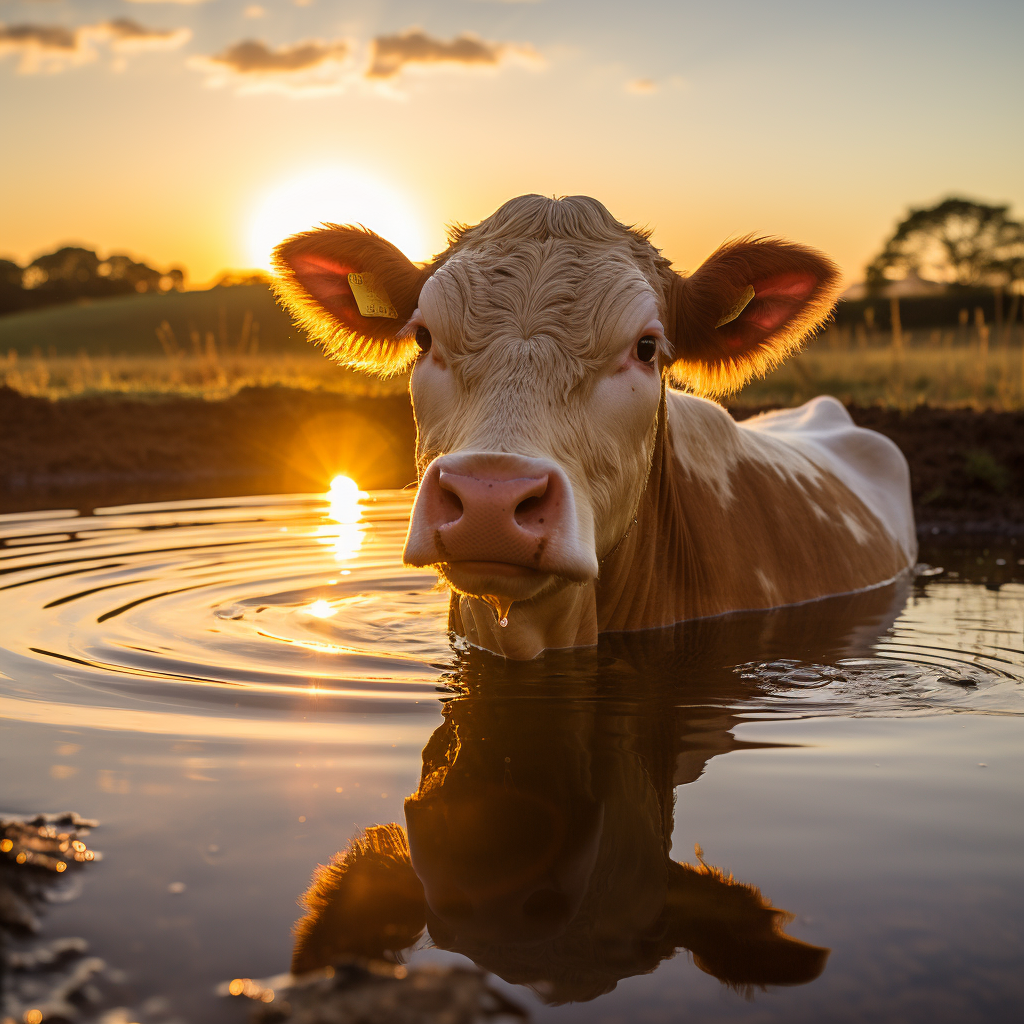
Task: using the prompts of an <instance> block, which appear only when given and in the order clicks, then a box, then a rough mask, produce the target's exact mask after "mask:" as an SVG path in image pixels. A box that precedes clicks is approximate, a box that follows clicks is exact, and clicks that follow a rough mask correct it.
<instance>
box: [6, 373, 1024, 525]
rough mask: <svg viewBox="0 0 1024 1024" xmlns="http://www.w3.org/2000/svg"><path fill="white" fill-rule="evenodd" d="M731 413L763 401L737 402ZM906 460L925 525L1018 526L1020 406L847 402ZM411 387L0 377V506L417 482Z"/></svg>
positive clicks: (1021, 504) (1023, 489)
mask: <svg viewBox="0 0 1024 1024" xmlns="http://www.w3.org/2000/svg"><path fill="white" fill-rule="evenodd" d="M730 411H731V412H732V413H733V415H734V416H736V418H737V419H745V418H746V417H747V416H750V415H752V414H753V413H756V412H761V411H763V410H762V409H760V408H751V407H742V406H740V407H735V408H732V409H731V410H730ZM850 413H851V415H852V416H853V418H854V420H855V421H856V422H857V423H858V424H859V425H860V426H864V427H870V428H871V429H872V430H878V431H880V432H881V433H883V434H885V435H887V436H888V437H891V438H892V439H893V440H894V441H895V442H896V443H897V444H898V445H899V446H900V448H901V449H902V450H903V452H904V453H905V454H906V456H907V459H908V460H909V462H910V471H911V478H912V485H913V496H914V506H915V509H916V512H917V516H918V526H919V529H920V531H921V532H922V533H923V534H926V535H934V534H936V533H951V532H968V533H978V534H994V535H1003V536H1006V535H1018V534H1019V535H1024V412H993V411H984V412H974V411H971V410H968V409H932V408H929V407H927V406H922V407H918V408H917V409H914V410H913V411H911V412H900V411H898V410H895V409H885V408H880V407H876V406H868V407H866V406H851V407H850ZM414 442H415V426H414V424H413V419H412V411H411V409H410V406H409V401H408V399H407V398H406V397H405V396H395V397H390V398H349V397H346V396H344V395H340V394H336V393H333V392H321V391H301V390H292V389H288V388H247V389H245V390H243V391H240V392H239V393H238V394H237V395H235V396H234V397H233V398H230V399H226V400H224V401H219V402H208V401H204V400H203V399H192V398H173V399H163V400H160V401H142V400H138V399H130V398H122V397H120V396H103V397H94V398H79V399H66V400H63V401H59V402H50V401H47V400H46V399H41V398H30V397H25V396H23V395H21V394H19V393H18V392H16V391H13V390H11V389H10V388H0V512H15V511H29V510H33V509H42V508H55V507H63V508H68V507H74V508H81V509H83V510H87V509H91V508H93V507H95V506H99V505H108V504H120V503H126V502H139V501H163V500H173V499H176V498H206V497H226V496H232V495H241V494H254V493H268V494H269V493H282V492H292V491H323V490H325V489H326V488H327V485H328V483H329V481H330V479H331V477H333V476H334V475H336V474H339V473H344V474H345V475H348V476H351V477H352V478H353V479H355V480H357V481H358V482H359V485H360V486H361V487H364V488H367V489H372V488H378V487H403V486H405V485H407V484H410V483H413V482H414V481H415V476H416V473H415V467H414V463H413V445H414Z"/></svg>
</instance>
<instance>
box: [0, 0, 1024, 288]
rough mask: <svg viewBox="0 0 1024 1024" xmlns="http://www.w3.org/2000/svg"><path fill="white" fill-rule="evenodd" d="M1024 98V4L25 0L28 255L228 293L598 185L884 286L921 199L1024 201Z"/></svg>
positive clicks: (0, 24) (643, 205) (12, 80)
mask: <svg viewBox="0 0 1024 1024" xmlns="http://www.w3.org/2000/svg"><path fill="white" fill-rule="evenodd" d="M1022 97H1024V4H1022V3H1021V2H1020V0H974V2H973V3H971V4H966V3H963V2H958V3H952V2H948V0H927V2H925V0H914V2H907V0H861V2H858V3H849V2H834V0H777V2H774V3H765V2H763V0H760V2H755V0H714V2H694V0H674V2H662V0H630V2H627V3H622V2H614V3H613V2H610V0H590V2H587V3H583V2H579V0H578V2H569V0H535V2H526V0H520V2H501V0H446V2H440V0H437V2H429V0H427V2H424V0H419V2H415V3H412V2H405V0H391V2H389V0H360V2H351V0H294V2H292V0H276V2H275V0H263V2H261V3H250V2H247V0H205V2H204V0H192V2H173V0H146V2H140V0H0V104H2V122H0V123H2V125H3V129H2V136H0V139H2V142H0V146H2V152H3V159H2V160H0V256H6V257H7V258H13V259H17V260H18V261H19V262H22V263H24V262H26V261H27V260H29V259H31V258H32V257H34V256H36V255H38V254H40V253H41V252H45V251H49V250H52V249H53V248H55V247H56V246H57V245H59V244H67V243H75V244H84V245H88V246H89V247H90V248H98V249H99V250H100V251H101V253H102V254H103V255H107V254H109V253H110V252H111V251H126V252H128V253H130V254H132V255H134V256H136V257H141V258H145V259H146V260H147V261H149V262H152V263H154V264H156V265H159V266H166V265H169V264H173V263H178V264H183V265H184V266H185V267H187V268H188V271H189V274H190V280H191V281H192V282H193V283H202V282H204V281H206V280H209V279H210V278H211V277H212V276H213V275H214V274H216V273H217V272H218V271H219V270H221V269H223V268H229V267H230V268H242V267H248V266H253V265H256V264H258V263H259V261H260V258H261V256H260V254H261V253H262V252H264V251H265V249H266V247H267V246H268V245H269V244H270V241H269V240H273V236H274V235H275V233H277V232H280V231H283V232H287V231H290V230H293V229H299V228H302V227H306V226H310V224H311V223H312V221H313V220H315V219H320V218H323V219H332V220H348V219H358V220H363V221H364V222H365V223H367V225H368V226H370V227H373V228H376V229H377V230H380V231H381V232H382V233H384V234H387V235H389V236H391V237H393V239H394V240H395V241H396V242H398V243H399V244H400V245H402V246H403V247H404V248H405V249H406V250H407V254H408V255H409V256H410V257H412V258H414V259H422V258H424V257H426V256H427V255H429V254H430V253H431V252H433V251H436V250H438V249H440V248H441V247H442V246H443V242H444V235H443V228H444V225H445V223H446V222H449V221H453V220H458V221H465V222H474V221H477V220H479V219H481V218H482V217H484V216H486V215H487V214H489V213H490V212H492V211H493V210H494V209H495V208H496V207H497V206H498V205H500V204H501V203H502V202H503V201H504V200H506V199H508V198H511V197H512V196H515V195H519V194H522V193H525V192H540V193H546V194H573V193H585V194H589V195H592V196H594V197H596V198H598V199H600V200H601V201H602V202H603V203H604V204H605V205H606V206H607V207H608V208H609V209H610V210H611V211H612V213H613V214H615V215H616V216H617V217H618V218H619V219H620V220H623V221H625V222H627V223H640V224H646V225H650V226H653V227H654V232H655V233H654V241H655V243H656V244H657V245H659V246H661V247H662V248H663V249H664V251H665V253H666V255H668V256H669V257H670V258H672V259H673V260H674V261H675V262H676V264H677V266H679V267H682V268H692V267H693V266H695V265H696V264H697V263H699V262H700V260H701V259H702V258H703V257H704V256H706V255H707V254H708V253H709V252H710V251H711V250H712V249H713V248H714V247H715V246H716V245H718V244H719V243H720V242H721V241H722V240H723V239H725V238H727V237H729V236H732V235H736V234H744V233H747V232H751V231H754V232H758V233H771V234H778V235H783V236H788V237H791V238H794V239H797V240H800V241H804V242H808V243H811V244H813V245H817V246H819V247H821V248H822V249H825V250H826V251H828V252H830V253H832V254H833V255H834V256H835V257H836V258H837V259H838V260H839V261H840V262H841V263H842V265H843V266H844V268H845V270H846V273H847V277H848V279H849V280H857V279H859V278H860V277H861V276H862V269H863V265H864V263H865V262H866V261H867V260H868V259H869V258H870V257H871V256H872V255H873V254H874V252H875V251H876V250H877V248H878V246H879V244H880V242H881V240H882V239H883V237H884V236H885V234H886V233H887V232H888V231H890V230H891V228H892V226H893V225H894V224H895V222H896V221H897V220H898V219H899V218H900V216H901V215H902V214H903V213H904V211H905V210H906V208H907V206H908V205H912V204H913V205H928V204H931V203H933V202H935V201H936V200H938V199H940V198H942V197H944V196H946V195H949V194H965V195H968V196H973V197H978V198H981V199H984V200H987V201H999V202H1009V203H1011V204H1013V206H1014V208H1015V211H1016V214H1017V215H1018V216H1024V100H1022ZM321 204H322V206H323V210H322V212H320V209H321ZM310 211H315V212H310ZM303 218H306V220H307V221H308V222H309V223H297V222H296V220H298V221H300V222H301V221H302V220H303Z"/></svg>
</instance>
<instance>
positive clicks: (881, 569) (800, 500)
mask: <svg viewBox="0 0 1024 1024" xmlns="http://www.w3.org/2000/svg"><path fill="white" fill-rule="evenodd" d="M673 399H674V400H673V401H672V402H671V403H669V402H668V401H667V400H666V396H665V394H664V393H663V395H662V403H661V408H660V410H659V421H658V430H657V440H656V443H655V447H654V457H653V460H652V464H651V472H650V476H649V479H648V483H647V487H646V489H645V490H644V493H643V496H642V498H641V500H640V505H639V508H638V510H637V514H636V518H635V521H634V523H633V525H632V527H631V529H630V530H629V532H628V533H627V534H626V536H625V537H624V538H623V539H622V541H621V542H620V543H619V544H618V546H617V547H616V548H615V549H614V550H613V551H612V552H611V554H610V555H609V556H608V557H607V558H605V559H604V561H603V562H602V564H601V572H600V576H599V578H598V584H597V593H596V597H597V623H598V629H599V631H601V632H604V631H618V630H632V629H647V628H651V627H655V626H665V625H670V624H671V623H675V622H682V621H684V620H686V619H695V618H702V617H704V616H708V615H720V614H722V613H724V612H731V611H741V610H755V609H767V608H775V607H780V606H782V605H788V604H797V603H800V602H803V601H809V600H814V599H816V598H820V597H824V596H826V595H830V594H843V593H849V592H852V591H855V590H860V589H862V588H864V587H867V586H872V585H877V584H879V583H881V582H883V581H885V580H887V579H891V578H892V577H894V576H895V575H896V574H898V573H899V572H900V571H902V570H903V569H904V568H905V567H906V557H905V555H904V553H903V552H902V551H901V549H900V547H899V544H898V543H897V542H896V540H895V538H894V536H893V535H892V534H891V533H890V532H889V531H887V530H886V529H885V527H884V525H883V524H882V523H881V522H880V521H879V520H878V518H877V517H876V516H875V515H874V514H873V513H872V512H871V511H869V509H868V508H867V507H866V506H865V504H864V503H863V502H862V501H861V500H860V498H858V497H857V495H856V494H854V493H853V492H852V491H851V490H850V489H849V488H848V487H847V486H846V485H845V484H844V483H843V482H842V481H841V480H839V479H838V477H836V476H835V474H833V473H831V472H830V471H829V470H828V469H826V468H824V467H822V466H819V465H816V464H814V463H812V462H811V461H810V460H809V458H808V457H807V456H805V455H803V454H801V453H800V451H798V450H797V449H796V448H793V447H791V446H788V445H787V446H784V447H781V448H780V446H779V444H778V442H767V441H766V440H765V439H763V438H761V437H760V436H759V435H757V434H756V433H754V432H751V431H746V430H743V429H741V428H740V427H739V426H738V425H737V424H736V423H735V421H734V420H733V419H732V417H731V416H729V414H728V413H727V412H726V411H725V410H724V409H722V408H721V407H719V406H717V405H714V404H713V403H710V402H706V401H703V400H702V399H698V398H691V397H683V396H679V395H673ZM677 433H678V434H679V435H680V436H676V434H677ZM823 552H828V556H827V558H825V557H823V555H822V553H823Z"/></svg>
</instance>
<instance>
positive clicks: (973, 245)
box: [867, 198, 1024, 292]
mask: <svg viewBox="0 0 1024 1024" xmlns="http://www.w3.org/2000/svg"><path fill="white" fill-rule="evenodd" d="M1009 209H1010V208H1009V206H989V205H988V204H986V203H977V202H973V201H971V200H969V199H958V198H949V199H945V200H943V201H942V202H941V203H939V204H938V205H937V206H932V207H929V208H928V209H923V210H914V209H912V210H911V211H910V213H909V214H908V216H907V217H906V218H905V219H904V220H903V221H902V222H901V223H900V224H899V225H898V226H897V228H896V232H895V234H893V236H892V237H891V238H890V239H889V240H888V241H887V242H886V243H885V247H884V248H883V249H882V251H881V252H880V253H879V254H878V255H877V256H876V257H875V258H874V259H873V260H872V261H871V263H869V264H868V267H867V285H868V290H869V291H875V292H877V291H879V290H881V289H882V288H883V287H884V286H885V285H886V284H888V283H889V282H890V281H892V280H899V279H901V278H903V277H905V276H906V275H907V274H908V273H911V272H913V273H916V274H917V275H918V276H919V277H921V278H923V279H924V280H929V281H942V282H945V283H947V284H951V285H961V286H965V287H979V286H983V285H999V284H1009V283H1010V282H1011V281H1013V280H1015V279H1019V278H1021V277H1022V276H1024V224H1021V223H1020V222H1019V221H1016V220H1013V219H1012V218H1011V217H1010V215H1009Z"/></svg>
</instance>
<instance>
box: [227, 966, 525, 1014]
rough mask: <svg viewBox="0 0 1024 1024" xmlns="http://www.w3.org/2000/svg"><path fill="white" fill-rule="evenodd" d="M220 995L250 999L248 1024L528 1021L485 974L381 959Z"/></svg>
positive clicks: (230, 987) (240, 982)
mask: <svg viewBox="0 0 1024 1024" xmlns="http://www.w3.org/2000/svg"><path fill="white" fill-rule="evenodd" d="M220 993H221V994H222V995H232V996H236V997H239V998H248V999H250V1000H252V1001H253V1002H254V1003H255V1004H256V1005H255V1006H254V1008H253V1010H252V1013H251V1015H250V1020H251V1021H252V1024H278V1022H282V1024H283V1022H287V1024H477V1022H483V1021H502V1020H504V1021H509V1020H526V1019H528V1017H529V1014H528V1013H527V1012H526V1011H525V1010H524V1009H522V1007H520V1006H517V1005H516V1004H515V1003H513V1002H512V1001H511V1000H509V999H507V998H505V996H503V995H502V994H501V993H500V992H498V991H496V990H495V989H494V988H492V987H491V986H490V985H489V984H488V983H487V974H486V973H485V972H484V971H480V970H475V969H465V968H458V967H451V968H445V967H418V968H406V967H403V966H400V965H397V964H392V963H390V962H385V961H364V962H353V963H349V964H344V965H341V966H339V967H337V968H327V969H326V970H322V971H316V972H314V973H312V974H308V975H304V976H302V977H298V978H297V977H295V976H294V975H291V974H284V975H280V976H278V977H276V978H267V979H264V980H263V981H257V980H253V979H251V978H236V979H235V980H234V981H231V982H229V983H226V984H225V985H223V986H221V989H220Z"/></svg>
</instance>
